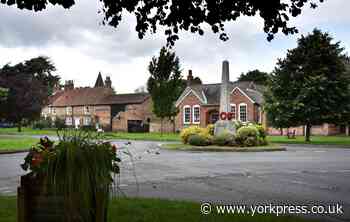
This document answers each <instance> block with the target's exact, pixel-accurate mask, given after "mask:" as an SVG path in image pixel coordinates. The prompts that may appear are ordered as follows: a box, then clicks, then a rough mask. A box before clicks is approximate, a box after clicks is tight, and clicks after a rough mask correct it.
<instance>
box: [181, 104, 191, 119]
mask: <svg viewBox="0 0 350 222" xmlns="http://www.w3.org/2000/svg"><path fill="white" fill-rule="evenodd" d="M182 109H183V114H182V118H183V123H184V124H190V123H191V112H192V109H191V106H189V105H186V106H184V107H183V108H182ZM186 109H189V110H190V113H189V121H186Z"/></svg>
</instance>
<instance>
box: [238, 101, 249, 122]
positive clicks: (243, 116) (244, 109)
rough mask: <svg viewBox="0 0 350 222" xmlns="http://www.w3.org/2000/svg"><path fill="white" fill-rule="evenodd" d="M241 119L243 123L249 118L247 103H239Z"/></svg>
mask: <svg viewBox="0 0 350 222" xmlns="http://www.w3.org/2000/svg"><path fill="white" fill-rule="evenodd" d="M239 120H240V121H241V122H243V123H245V122H247V120H248V107H247V104H245V103H241V104H239Z"/></svg>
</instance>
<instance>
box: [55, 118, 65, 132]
mask: <svg viewBox="0 0 350 222" xmlns="http://www.w3.org/2000/svg"><path fill="white" fill-rule="evenodd" d="M54 125H55V128H56V129H58V130H62V129H65V128H66V123H65V121H64V120H63V119H61V118H56V119H55V121H54Z"/></svg>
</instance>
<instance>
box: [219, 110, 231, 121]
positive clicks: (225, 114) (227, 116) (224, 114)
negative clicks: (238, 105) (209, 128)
mask: <svg viewBox="0 0 350 222" xmlns="http://www.w3.org/2000/svg"><path fill="white" fill-rule="evenodd" d="M233 115H234V113H232V112H221V113H220V119H221V120H232V119H233Z"/></svg>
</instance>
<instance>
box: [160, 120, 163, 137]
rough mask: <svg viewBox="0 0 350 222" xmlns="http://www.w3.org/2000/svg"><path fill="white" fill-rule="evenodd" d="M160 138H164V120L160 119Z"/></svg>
mask: <svg viewBox="0 0 350 222" xmlns="http://www.w3.org/2000/svg"><path fill="white" fill-rule="evenodd" d="M160 136H163V118H160Z"/></svg>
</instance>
